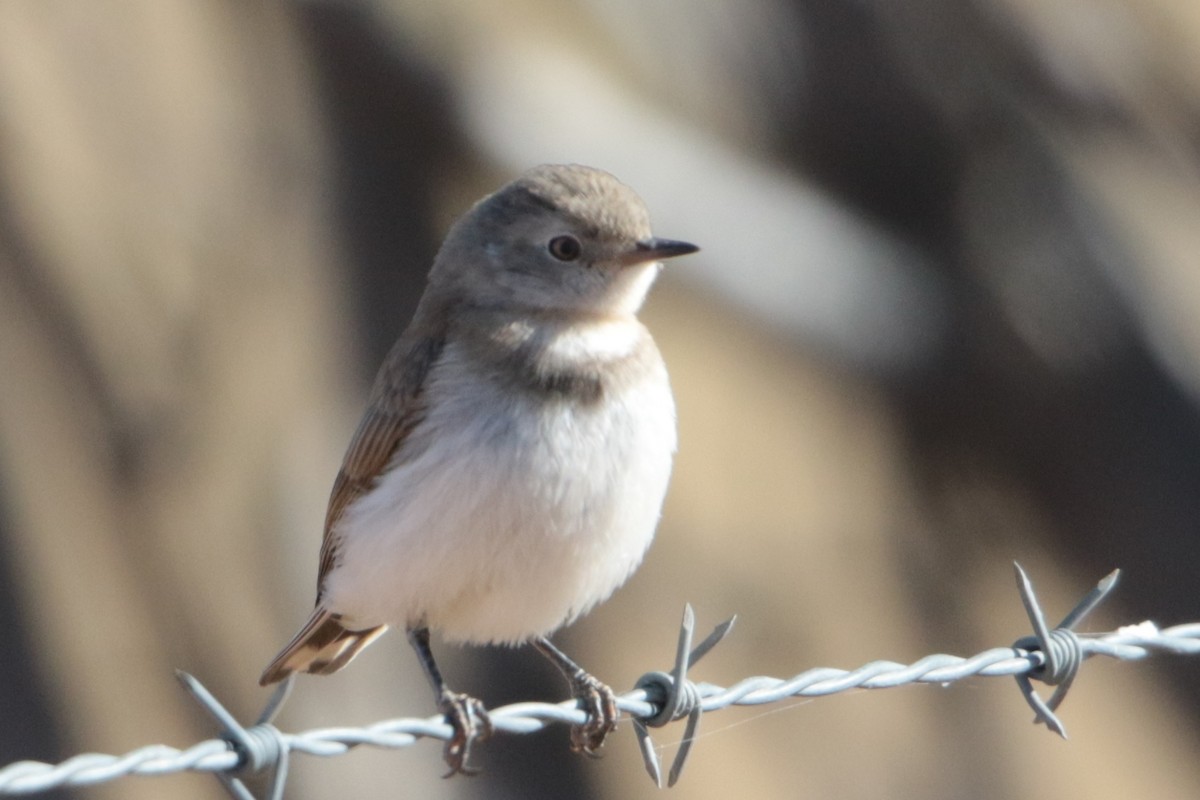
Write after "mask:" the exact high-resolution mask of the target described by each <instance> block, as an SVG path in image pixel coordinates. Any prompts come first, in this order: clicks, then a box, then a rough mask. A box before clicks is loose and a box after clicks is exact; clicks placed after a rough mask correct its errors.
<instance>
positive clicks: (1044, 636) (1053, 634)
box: [1013, 561, 1121, 739]
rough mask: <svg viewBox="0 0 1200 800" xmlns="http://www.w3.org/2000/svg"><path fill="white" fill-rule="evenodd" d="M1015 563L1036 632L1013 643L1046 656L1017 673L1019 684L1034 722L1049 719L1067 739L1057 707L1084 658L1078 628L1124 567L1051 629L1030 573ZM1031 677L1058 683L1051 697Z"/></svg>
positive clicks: (1104, 579) (1044, 681)
mask: <svg viewBox="0 0 1200 800" xmlns="http://www.w3.org/2000/svg"><path fill="white" fill-rule="evenodd" d="M1013 567H1014V569H1015V571H1016V576H1017V590H1018V591H1019V592H1020V594H1021V602H1022V604H1023V605H1024V606H1025V613H1026V614H1027V615H1028V617H1029V622H1030V624H1031V625H1032V626H1033V633H1034V635H1033V636H1025V637H1022V638H1020V639H1018V640H1017V641H1016V642H1014V643H1013V647H1014V648H1015V649H1017V650H1020V651H1024V653H1029V654H1032V653H1041V656H1042V658H1041V663H1040V664H1039V665H1038V666H1036V667H1035V668H1034V669H1031V670H1030V671H1029V672H1028V673H1024V674H1019V675H1016V676H1014V677H1015V678H1016V681H1017V686H1018V687H1019V688H1020V689H1021V694H1022V695H1023V696H1024V697H1025V702H1027V703H1029V706H1030V707H1031V708H1032V709H1033V711H1034V714H1035V716H1034V720H1033V723H1034V724H1035V725H1036V724H1038V723H1039V722H1042V723H1045V725H1046V727H1047V728H1049V729H1050V730H1052V731H1054V732H1055V733H1057V734H1058V735H1059V736H1061V737H1062V738H1064V739H1066V738H1067V729H1066V727H1065V726H1064V725H1063V723H1062V720H1060V719H1059V718H1058V716H1057V715H1056V714H1055V713H1054V711H1055V709H1057V708H1058V707H1059V705H1061V704H1062V701H1063V700H1064V699H1065V698H1066V696H1067V691H1068V690H1069V689H1070V688H1071V684H1072V683H1073V682H1074V680H1075V676H1076V674H1078V672H1079V666H1080V664H1082V663H1083V659H1084V654H1083V649H1082V646H1081V645H1080V641H1079V637H1078V636H1077V635H1076V633H1075V630H1074V629H1075V626H1076V625H1078V624H1079V623H1081V622H1083V620H1084V619H1085V618H1086V617H1087V615H1088V614H1090V613H1091V612H1092V610H1093V609H1095V608H1096V607H1097V606H1098V605H1100V603H1102V602H1103V601H1104V599H1105V598H1106V597H1108V595H1109V594H1110V593H1111V592H1112V590H1113V588H1114V587H1116V585H1117V579H1118V578H1119V577H1120V574H1121V571H1120V570H1113V571H1112V572H1110V573H1109V574H1108V575H1106V576H1105V577H1104V578H1103V579H1102V580H1101V581H1100V582H1099V583H1098V584H1096V586H1095V588H1093V589H1092V590H1091V591H1090V592H1088V593H1087V594H1086V595H1085V596H1084V597H1083V599H1082V600H1080V601H1079V603H1077V604H1076V606H1075V608H1073V609H1072V610H1071V612H1070V613H1069V614H1067V615H1066V616H1065V617H1063V620H1062V622H1060V623H1059V625H1058V627H1056V628H1055V629H1054V630H1050V629H1049V628H1048V626H1047V625H1046V616H1045V614H1043V613H1042V608H1041V604H1040V603H1039V602H1038V599H1037V595H1036V594H1035V593H1034V590H1033V583H1032V582H1031V581H1030V580H1029V576H1028V575H1027V574H1026V573H1025V570H1023V569H1021V565H1020V564H1018V563H1017V562H1015V561H1014V562H1013ZM1031 678H1036V679H1037V680H1040V681H1042V682H1043V683H1046V684H1048V685H1050V686H1054V687H1055V689H1054V693H1053V694H1051V695H1050V699H1049V700H1048V701H1046V700H1043V699H1042V698H1041V696H1040V695H1038V693H1037V692H1036V691H1034V688H1033V683H1032V681H1031Z"/></svg>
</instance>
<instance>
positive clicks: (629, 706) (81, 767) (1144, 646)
mask: <svg viewBox="0 0 1200 800" xmlns="http://www.w3.org/2000/svg"><path fill="white" fill-rule="evenodd" d="M1022 575H1023V573H1022ZM1108 588H1111V586H1110V587H1108ZM1106 591H1107V590H1106ZM1030 596H1031V594H1030ZM1034 604H1035V607H1036V601H1034ZM689 612H690V609H689ZM1085 613H1086V612H1085ZM1073 614H1074V612H1073ZM687 616H688V615H685V631H686V637H683V636H681V644H680V651H681V656H680V657H681V658H682V659H684V660H683V661H682V667H681V668H680V665H679V664H677V669H676V671H675V675H668V676H667V681H668V682H673V681H675V680H676V676H678V677H679V678H680V679H681V680H679V682H678V683H676V684H675V685H679V686H681V687H684V688H686V693H689V694H690V697H691V699H692V701H694V702H695V703H698V706H693V707H690V708H689V707H686V706H688V703H687V702H686V701H681V700H680V699H679V698H672V697H668V696H666V693H667V692H668V690H667V689H664V688H663V687H664V685H667V684H664V683H663V682H662V681H661V679H658V680H659V683H657V684H655V683H653V682H651V683H650V684H646V688H638V689H635V690H633V691H630V692H627V693H625V694H623V695H620V696H619V697H618V698H617V707H618V708H619V709H620V710H621V711H622V712H624V713H625V714H627V715H629V716H630V717H632V718H633V719H634V722H635V726H636V727H638V729H639V737H641V738H643V744H645V742H646V741H648V739H646V738H645V729H644V725H643V723H645V722H647V721H651V720H654V719H655V718H658V722H659V723H660V724H661V723H663V722H666V721H669V719H664V718H663V715H662V712H663V710H664V707H667V706H674V708H673V713H672V714H669V715H667V716H668V717H669V718H670V719H679V718H681V717H683V716H689V715H695V714H698V711H697V710H696V709H697V708H698V709H699V710H701V711H704V712H713V711H718V710H720V709H723V708H728V707H730V706H757V705H766V704H770V703H777V702H780V701H783V700H787V699H790V698H794V697H823V696H825V695H831V694H836V693H838V692H846V691H851V690H855V689H886V688H891V687H895V686H906V685H909V684H914V683H926V684H937V685H941V686H946V685H949V684H951V683H954V682H955V681H960V680H964V679H967V678H974V677H1018V678H1020V677H1025V678H1028V677H1032V678H1034V679H1038V678H1039V677H1040V675H1041V674H1044V672H1045V669H1046V667H1047V662H1048V656H1047V654H1046V652H1045V651H1044V650H1041V649H1032V648H1029V647H1026V646H1022V647H996V648H992V649H990V650H985V651H983V652H981V653H978V654H976V655H974V656H971V657H969V658H963V657H960V656H953V655H945V654H935V655H929V656H926V657H924V658H922V659H920V660H918V661H916V662H914V663H912V664H901V663H897V662H895V661H872V662H870V663H868V664H864V665H863V666H861V667H859V668H857V669H854V670H843V669H832V668H817V669H810V670H807V671H805V672H802V673H800V674H799V675H796V676H794V677H791V678H786V679H782V678H772V677H765V676H759V677H749V678H746V679H744V680H741V681H739V682H738V683H736V684H734V685H733V686H730V687H728V688H726V687H722V686H718V685H715V684H711V683H692V682H691V681H688V680H687V678H686V677H685V675H684V673H685V672H686V669H687V665H688V660H687V659H688V655H689V654H688V652H687V651H688V650H689V649H690V637H691V631H690V626H689V624H688V621H687V619H686V618H687ZM1071 616H1072V615H1068V619H1067V620H1064V622H1071V623H1072V624H1073V623H1075V622H1078V621H1079V619H1080V618H1081V617H1082V615H1080V616H1079V617H1078V618H1076V619H1074V620H1072V619H1071ZM1061 629H1063V628H1062V626H1060V629H1059V630H1061ZM727 630H728V624H726V625H724V626H719V627H718V630H717V631H714V634H713V636H710V637H709V639H708V640H706V641H705V642H704V643H703V644H702V645H701V646H699V647H697V648H696V649H695V650H694V651H691V654H690V655H691V658H690V661H691V662H694V661H695V660H696V659H697V658H698V657H699V655H703V653H704V652H706V651H707V649H708V648H709V647H711V646H712V645H713V644H715V643H716V641H719V639H720V638H721V636H723V635H724V633H725V632H727ZM685 639H686V641H685ZM1074 639H1075V640H1076V641H1077V642H1078V648H1079V653H1078V656H1079V662H1080V663H1082V661H1084V660H1086V659H1088V658H1091V657H1093V656H1106V657H1109V658H1115V659H1118V660H1121V661H1138V660H1141V659H1144V658H1147V657H1149V656H1151V655H1153V654H1155V653H1170V654H1175V655H1197V654H1200V622H1196V623H1189V624H1184V625H1176V626H1173V627H1169V628H1165V629H1160V628H1158V627H1157V626H1156V625H1154V624H1153V623H1151V622H1143V623H1140V624H1138V625H1131V626H1127V627H1123V628H1120V629H1118V630H1117V631H1115V632H1111V633H1103V634H1076V635H1075V637H1074ZM1021 643H1022V644H1025V640H1022V641H1021ZM697 653H698V654H699V655H697ZM180 678H181V680H182V681H183V682H184V684H185V687H186V688H188V689H189V691H191V692H192V693H193V694H194V695H195V696H196V697H197V699H199V700H200V701H201V702H202V703H204V705H205V706H206V708H208V710H209V712H210V713H212V714H213V715H214V717H216V718H217V719H218V721H219V722H220V724H221V725H222V727H223V728H224V729H225V731H224V737H223V738H218V739H209V740H206V741H203V742H200V743H198V744H196V745H193V746H192V747H189V748H187V749H184V750H179V749H176V748H174V747H169V746H167V745H161V744H156V745H149V746H147V747H142V748H139V749H137V750H134V751H131V752H129V753H126V754H125V755H121V756H116V755H104V754H98V753H90V754H84V755H78V756H74V757H73V758H69V759H67V760H65V761H63V762H61V763H59V764H48V763H43V762H39V761H21V762H16V763H13V764H10V765H8V766H7V767H4V768H3V769H0V794H7V795H18V794H35V793H38V792H44V791H48V790H50V789H56V788H60V787H67V786H86V785H92V784H99V783H105V782H107V781H111V780H114V779H116V778H119V777H123V776H127V775H143V776H148V775H149V776H152V775H169V774H174V773H179V772H210V773H215V774H217V775H218V777H221V778H222V782H223V783H225V785H226V787H227V788H228V789H229V791H230V793H231V794H232V795H233V796H234V797H237V798H243V799H245V798H250V797H251V795H250V794H249V792H248V791H247V790H245V788H244V787H242V785H241V783H240V781H238V780H237V778H236V776H237V775H238V774H248V773H253V772H261V771H265V770H274V771H275V774H276V780H275V781H273V786H272V789H271V792H270V794H271V796H275V797H278V796H281V795H282V788H283V782H284V780H285V778H286V760H287V756H288V754H289V753H303V754H305V755H311V756H325V757H330V756H338V755H342V754H343V753H346V752H348V751H349V750H351V749H353V748H355V747H358V746H362V745H366V746H370V747H382V748H401V747H408V746H410V745H412V744H413V743H415V742H416V741H417V740H419V739H422V738H431V739H441V740H443V741H445V740H449V739H450V738H451V736H452V735H453V730H452V729H451V727H450V725H448V724H447V723H446V722H445V720H444V719H443V718H442V717H440V716H434V717H427V718H401V719H391V720H386V721H383V722H378V723H376V724H373V725H368V726H365V727H353V728H352V727H344V728H322V729H317V730H310V731H306V732H303V733H286V732H283V731H280V730H278V729H277V728H275V727H274V726H273V725H272V724H271V723H270V719H271V717H273V716H274V714H275V712H276V711H277V710H278V705H279V704H280V703H281V702H282V699H283V696H284V693H285V692H286V690H281V692H280V693H278V694H277V695H276V696H275V697H273V698H272V701H271V703H269V704H268V708H267V710H266V711H265V712H264V714H263V717H262V719H261V720H260V722H259V723H258V724H256V725H254V726H251V727H249V728H242V727H241V726H239V725H238V724H237V722H236V721H234V720H233V719H232V717H231V716H229V714H228V712H226V711H225V710H224V709H223V708H222V707H221V706H220V704H219V703H218V702H217V701H216V699H215V698H213V697H212V696H211V695H210V694H209V693H208V692H207V690H205V689H204V687H203V686H201V685H200V684H199V682H198V681H196V680H195V679H194V678H191V676H187V675H184V674H181V676H180ZM685 685H686V686H685ZM680 693H681V694H683V693H684V692H683V689H682V688H681V690H680ZM1060 699H1061V698H1060ZM488 713H489V716H490V717H491V720H492V724H493V726H494V729H495V730H496V731H503V732H505V733H512V734H525V733H533V732H535V731H539V730H541V729H542V728H544V727H546V726H547V725H550V724H553V723H564V724H567V725H580V724H583V723H584V722H586V721H587V714H586V713H585V712H584V711H583V710H581V708H580V707H579V704H578V703H577V702H576V701H567V702H563V703H558V704H550V703H532V702H526V703H514V704H512V705H507V706H503V707H500V708H496V709H492V710H491V711H489V712H488ZM1039 713H1040V712H1039ZM695 721H698V716H693V719H692V720H689V735H688V737H687V738H689V739H690V738H692V735H693V734H694V731H695V725H694V722H695ZM1038 721H1045V720H1038ZM1051 727H1053V726H1051ZM646 749H647V748H646V747H643V750H644V751H645V750H646ZM649 749H650V750H651V752H653V748H649ZM680 767H682V761H679V760H677V763H676V765H675V767H674V768H673V770H672V773H673V775H672V778H675V777H678V770H679V768H680ZM647 768H648V769H650V770H651V774H652V776H653V777H655V778H657V774H656V771H657V762H656V761H655V763H654V764H653V765H651V764H650V763H649V761H648V763H647Z"/></svg>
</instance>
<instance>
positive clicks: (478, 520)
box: [324, 321, 675, 643]
mask: <svg viewBox="0 0 1200 800" xmlns="http://www.w3.org/2000/svg"><path fill="white" fill-rule="evenodd" d="M641 342H645V343H646V345H648V346H649V347H651V348H653V343H652V342H650V340H649V336H648V334H646V333H645V331H644V329H643V328H642V327H641V325H640V324H639V323H636V322H632V321H631V322H629V323H624V324H623V327H622V329H621V330H613V329H609V330H600V329H597V330H595V331H594V333H593V334H591V336H590V337H589V334H588V333H587V332H582V333H581V332H575V333H573V334H572V335H571V336H565V337H561V339H560V340H559V341H557V342H556V343H555V348H556V353H557V354H558V355H561V357H562V358H564V359H568V360H569V359H570V358H573V357H575V356H576V355H577V354H580V353H584V352H591V353H596V352H597V350H598V349H600V348H604V349H605V351H606V352H612V353H619V352H620V351H622V350H623V349H624V347H632V346H639V345H640V343H641ZM465 352H466V351H465V350H463V349H461V348H459V347H458V346H456V345H455V344H453V343H451V344H448V345H447V347H446V349H445V351H444V352H443V356H442V358H441V359H440V360H439V363H438V365H437V366H436V367H435V368H434V370H433V371H432V374H431V377H430V380H429V382H428V386H427V391H426V397H427V398H428V408H429V411H428V414H427V416H426V418H425V420H424V422H423V423H422V424H421V427H420V429H419V431H418V432H414V434H413V435H414V436H417V435H418V434H419V435H421V436H423V437H428V439H427V441H428V447H426V448H425V449H424V450H423V452H421V453H420V454H419V455H417V456H416V457H414V458H412V459H411V460H407V461H406V460H404V450H403V449H402V450H401V454H400V455H401V458H400V463H398V464H397V465H396V466H394V467H393V468H392V469H391V470H390V471H388V472H387V473H385V474H384V475H383V476H382V478H381V479H380V481H379V483H378V485H377V486H376V488H375V489H374V490H373V491H371V492H370V493H368V494H367V495H366V496H364V497H363V498H361V499H360V500H358V501H356V502H355V503H353V504H352V505H351V506H350V507H349V508H348V509H347V511H346V513H345V515H344V516H343V518H342V520H341V522H340V523H339V525H338V533H339V535H340V536H341V537H342V544H341V548H340V550H339V555H340V561H339V564H338V566H337V567H336V568H335V569H334V570H332V571H331V572H330V574H328V575H327V576H326V579H325V585H324V600H325V604H326V605H327V606H328V607H329V608H330V610H332V611H335V612H338V613H342V614H343V615H345V616H346V617H347V619H348V624H350V625H363V626H366V625H374V624H379V623H387V624H391V625H397V626H405V625H410V624H427V625H429V626H430V627H431V628H434V629H439V630H440V631H441V632H442V633H443V635H444V636H446V637H447V638H448V639H451V640H464V641H471V642H480V643H483V642H516V641H521V640H524V639H527V638H529V637H531V636H535V635H541V634H547V633H549V632H551V631H552V630H554V629H555V628H557V627H559V626H560V625H562V624H564V623H565V622H569V621H570V620H571V619H572V618H574V617H575V616H577V615H578V614H581V613H583V612H585V611H587V610H588V609H589V608H591V607H592V606H593V605H594V604H596V603H598V602H600V601H602V600H604V599H605V598H607V597H608V596H609V595H610V594H611V593H612V591H613V590H614V589H616V588H617V587H618V586H620V585H621V584H622V583H623V582H624V581H625V580H626V579H627V578H628V577H629V575H630V574H631V573H632V572H633V570H634V569H635V568H636V567H637V565H638V564H639V563H640V562H641V559H642V556H643V555H644V553H645V551H646V548H647V547H648V546H649V544H650V541H651V539H652V538H653V535H654V528H655V526H656V525H657V522H658V517H659V513H660V509H661V507H662V501H663V496H664V495H665V493H666V488H667V480H668V478H669V475H670V470H671V458H672V454H673V453H674V450H675V409H674V404H673V402H672V399H671V393H670V388H669V386H668V383H667V377H666V371H665V369H664V368H663V366H662V362H661V359H659V358H658V355H657V352H656V351H655V352H654V353H653V359H652V360H651V367H650V368H649V369H648V370H645V371H644V373H643V374H642V375H641V376H640V377H639V378H638V379H637V380H634V381H630V382H627V383H625V384H624V385H623V386H619V388H617V385H614V387H613V388H611V389H610V390H608V391H606V393H605V394H604V397H603V401H602V402H599V403H594V404H584V403H579V402H573V401H570V400H566V399H561V398H560V399H545V398H538V397H536V396H534V395H531V394H525V393H520V392H516V391H514V390H513V389H512V388H511V387H507V388H505V387H501V386H500V385H499V384H497V383H496V382H495V381H494V380H492V379H490V378H489V377H488V376H487V375H486V374H481V372H482V371H481V370H480V369H479V368H478V365H472V364H469V363H468V362H467V360H466V355H465Z"/></svg>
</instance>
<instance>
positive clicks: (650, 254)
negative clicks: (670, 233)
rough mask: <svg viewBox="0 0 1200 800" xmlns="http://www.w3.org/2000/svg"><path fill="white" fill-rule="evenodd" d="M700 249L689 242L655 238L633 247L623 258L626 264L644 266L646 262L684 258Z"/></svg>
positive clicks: (644, 240)
mask: <svg viewBox="0 0 1200 800" xmlns="http://www.w3.org/2000/svg"><path fill="white" fill-rule="evenodd" d="M699 249H700V248H699V247H697V246H696V245H694V244H691V243H690V242H680V241H676V240H675V239H659V238H657V237H655V238H650V239H643V240H642V241H640V242H638V243H637V244H636V245H634V248H633V250H632V251H631V252H630V253H629V255H628V256H627V257H626V258H625V263H626V264H644V263H646V262H647V261H661V260H663V259H664V258H674V257H675V256H686V255H687V254H688V253H695V252H696V251H697V250H699Z"/></svg>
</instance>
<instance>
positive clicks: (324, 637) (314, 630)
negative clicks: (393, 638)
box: [258, 606, 387, 686]
mask: <svg viewBox="0 0 1200 800" xmlns="http://www.w3.org/2000/svg"><path fill="white" fill-rule="evenodd" d="M386 630H387V625H377V626H376V627H374V628H366V629H364V630H358V631H352V630H349V629H348V628H346V627H344V626H343V625H342V622H341V615H339V614H332V613H330V612H329V611H327V610H325V609H324V608H321V607H320V606H317V608H316V610H314V611H313V615H312V616H311V617H310V618H309V620H308V622H307V623H306V624H305V626H304V627H303V628H301V629H300V632H299V633H297V634H296V636H295V638H293V639H292V641H290V642H288V645H287V647H285V648H283V650H281V651H280V652H279V655H277V656H275V660H274V661H272V662H271V663H270V664H269V665H267V668H266V669H265V670H263V674H262V677H261V678H259V679H258V682H259V684H260V685H262V686H266V685H268V684H272V683H275V682H277V681H281V680H283V679H284V678H286V677H287V676H288V675H291V674H292V673H293V672H310V673H313V674H315V675H329V674H332V673H334V672H337V671H338V670H339V669H341V668H342V667H344V666H346V665H347V664H349V663H350V661H351V660H352V659H353V658H354V657H355V656H356V655H358V651H360V650H362V649H363V648H364V647H366V646H367V645H369V644H370V643H371V642H373V641H375V638H376V637H377V636H379V635H380V634H382V633H383V632H384V631H386Z"/></svg>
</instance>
